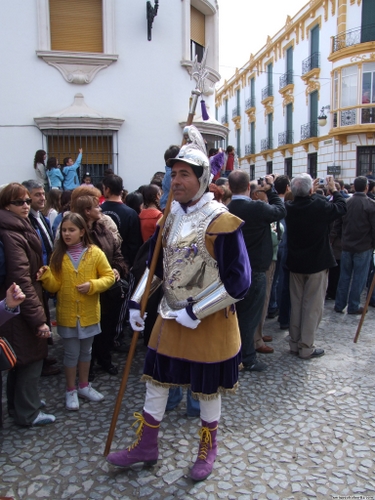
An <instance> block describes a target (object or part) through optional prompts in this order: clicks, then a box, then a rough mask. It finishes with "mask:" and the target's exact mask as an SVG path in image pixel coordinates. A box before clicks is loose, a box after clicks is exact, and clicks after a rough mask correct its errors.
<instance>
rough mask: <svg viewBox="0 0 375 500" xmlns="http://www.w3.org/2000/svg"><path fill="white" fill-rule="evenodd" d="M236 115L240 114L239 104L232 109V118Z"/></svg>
mask: <svg viewBox="0 0 375 500" xmlns="http://www.w3.org/2000/svg"><path fill="white" fill-rule="evenodd" d="M236 116H241V109H240V107H239V106H236V107H235V108H233V109H232V118H236Z"/></svg>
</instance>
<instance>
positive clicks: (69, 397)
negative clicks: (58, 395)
mask: <svg viewBox="0 0 375 500" xmlns="http://www.w3.org/2000/svg"><path fill="white" fill-rule="evenodd" d="M65 402H66V404H65V407H66V409H67V410H79V401H78V396H77V391H66V393H65Z"/></svg>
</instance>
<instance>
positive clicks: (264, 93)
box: [262, 84, 273, 101]
mask: <svg viewBox="0 0 375 500" xmlns="http://www.w3.org/2000/svg"><path fill="white" fill-rule="evenodd" d="M272 96H273V85H272V84H271V85H267V87H264V89H262V101H264V99H267V97H272Z"/></svg>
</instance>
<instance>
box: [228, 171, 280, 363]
mask: <svg viewBox="0 0 375 500" xmlns="http://www.w3.org/2000/svg"><path fill="white" fill-rule="evenodd" d="M228 180H229V187H230V190H231V191H232V201H231V202H230V203H229V205H228V209H229V212H230V213H232V214H233V215H236V216H237V217H239V218H240V219H242V220H243V221H244V225H243V226H242V232H243V235H244V239H245V244H246V249H247V253H248V255H249V259H250V264H251V285H250V288H249V290H248V292H247V294H246V295H245V297H244V299H242V300H240V301H239V302H237V303H236V310H237V316H238V324H239V327H240V333H241V341H242V348H241V354H242V363H243V366H244V370H246V371H258V372H260V371H263V370H265V369H266V368H267V365H266V364H265V363H263V362H261V361H259V360H257V353H256V350H255V345H254V335H255V331H256V329H257V326H258V324H259V321H260V319H261V316H262V311H263V305H264V302H265V298H266V272H267V270H268V268H269V267H270V265H271V262H272V256H273V244H272V238H271V229H270V224H271V223H272V222H277V221H280V220H281V219H283V218H284V217H285V213H286V212H285V208H284V203H283V202H282V200H281V199H280V198H279V196H278V194H277V193H276V191H275V190H274V188H273V182H274V178H273V176H272V175H266V176H265V178H261V179H259V181H258V183H259V184H258V186H257V187H256V189H257V191H259V192H261V193H262V194H263V195H264V196H265V197H266V198H267V200H268V203H264V201H261V200H260V199H259V200H257V201H253V200H252V199H251V198H250V190H251V185H250V177H249V174H248V173H247V172H244V171H243V170H235V171H234V172H232V173H231V174H229V177H228Z"/></svg>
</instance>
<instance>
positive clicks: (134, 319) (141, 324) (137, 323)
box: [129, 309, 147, 332]
mask: <svg viewBox="0 0 375 500" xmlns="http://www.w3.org/2000/svg"><path fill="white" fill-rule="evenodd" d="M146 318H147V313H145V314H144V316H143V318H142V316H141V311H140V310H139V309H129V321H130V324H131V326H132V328H133V330H135V331H136V332H141V331H142V330H144V328H145V319H146Z"/></svg>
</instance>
